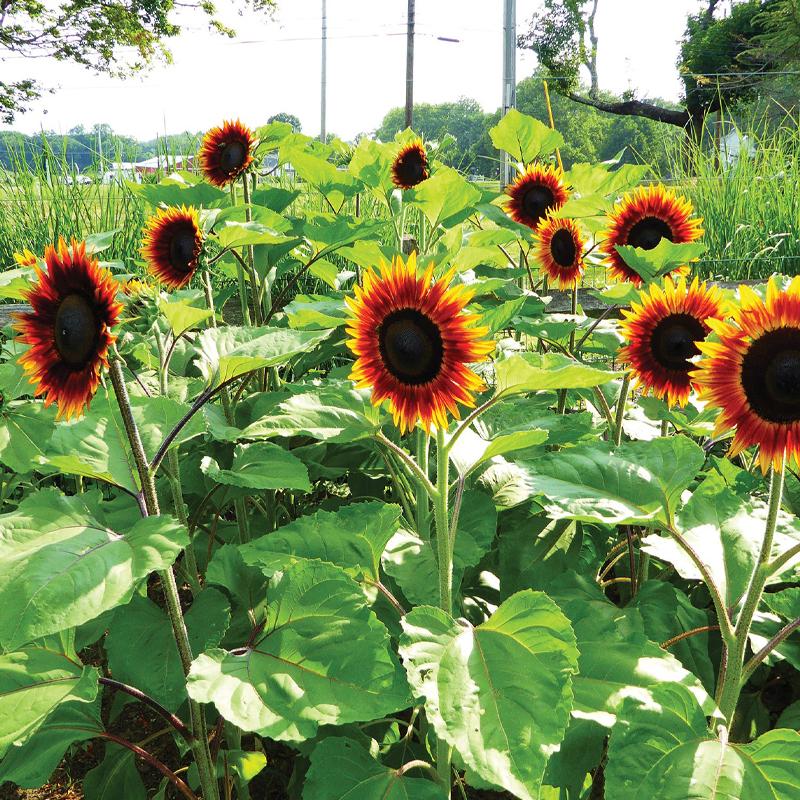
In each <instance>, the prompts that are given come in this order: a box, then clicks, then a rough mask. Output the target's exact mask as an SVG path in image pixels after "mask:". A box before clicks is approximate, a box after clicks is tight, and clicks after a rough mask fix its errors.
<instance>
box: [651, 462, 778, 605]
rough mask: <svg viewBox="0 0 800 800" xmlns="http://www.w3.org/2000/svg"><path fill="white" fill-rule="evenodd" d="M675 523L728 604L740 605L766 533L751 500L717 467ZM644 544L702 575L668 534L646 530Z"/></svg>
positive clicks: (691, 574)
mask: <svg viewBox="0 0 800 800" xmlns="http://www.w3.org/2000/svg"><path fill="white" fill-rule="evenodd" d="M675 527H676V528H677V530H678V531H679V532H680V534H681V535H682V536H683V538H684V539H685V541H686V542H687V544H689V545H690V546H691V547H692V549H693V550H694V551H695V553H696V554H697V555H698V556H699V557H700V560H701V561H702V562H703V564H704V565H705V566H706V567H707V568H708V571H709V572H710V574H711V577H712V578H713V579H714V583H715V584H716V585H717V588H718V589H719V590H720V591H721V592H722V595H723V597H724V599H725V605H726V606H727V607H728V608H733V607H735V606H736V604H737V603H738V601H739V599H740V598H741V597H742V595H743V594H744V593H745V591H746V590H747V587H748V585H749V583H750V576H751V575H752V574H753V569H754V567H755V563H756V561H757V560H758V554H759V551H760V549H761V540H762V538H763V535H764V523H763V521H761V520H758V519H757V518H755V517H754V514H753V507H752V505H751V503H750V502H749V501H748V500H745V499H744V498H741V497H739V496H738V495H736V494H734V493H733V492H732V491H731V490H730V489H729V488H728V487H727V486H726V485H725V482H724V480H723V478H722V477H721V476H720V475H718V474H713V473H712V474H711V475H709V476H708V477H707V478H706V479H705V480H704V481H703V482H702V483H701V484H700V486H699V487H698V488H697V489H696V490H695V491H694V493H693V494H692V496H691V498H689V501H688V502H687V503H686V505H685V506H684V507H683V508H682V509H681V510H680V512H679V513H678V515H677V517H676V520H675ZM642 547H643V548H644V549H645V550H646V551H647V552H648V553H650V554H651V555H653V556H655V557H656V558H659V559H661V560H662V561H667V562H669V563H670V564H672V565H673V566H674V567H675V569H676V570H677V571H678V572H679V574H680V575H681V576H682V577H684V578H688V579H689V580H702V575H701V574H700V571H699V570H698V568H697V567H696V566H695V564H694V561H692V559H691V558H689V556H688V555H686V553H685V552H684V550H683V549H682V548H681V547H680V546H679V545H678V543H677V542H676V541H675V540H674V539H673V538H671V537H669V536H668V535H666V534H665V535H663V536H659V535H657V534H652V535H650V536H647V537H645V539H644V540H643V542H642Z"/></svg>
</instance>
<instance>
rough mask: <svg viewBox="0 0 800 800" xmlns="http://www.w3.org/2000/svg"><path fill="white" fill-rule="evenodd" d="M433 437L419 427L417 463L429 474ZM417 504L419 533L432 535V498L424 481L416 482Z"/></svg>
mask: <svg viewBox="0 0 800 800" xmlns="http://www.w3.org/2000/svg"><path fill="white" fill-rule="evenodd" d="M430 440H431V437H430V436H429V435H428V433H427V431H424V430H423V429H422V428H417V464H419V468H420V469H421V470H422V471H423V472H424V473H425V474H426V475H427V474H428V450H429V447H430ZM415 502H416V504H417V520H416V522H417V533H418V534H419V535H420V536H421V537H422V538H423V539H428V538H429V537H430V525H431V523H430V498H429V497H428V490H427V489H426V488H425V484H424V483H422V481H417V482H416V497H415Z"/></svg>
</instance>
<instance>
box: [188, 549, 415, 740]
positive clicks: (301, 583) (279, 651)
mask: <svg viewBox="0 0 800 800" xmlns="http://www.w3.org/2000/svg"><path fill="white" fill-rule="evenodd" d="M269 598H270V602H269V606H268V608H267V613H266V625H265V628H264V632H263V633H262V634H261V635H260V636H259V638H258V639H257V640H256V641H255V642H254V643H253V645H252V647H250V648H249V649H248V650H246V651H245V652H243V653H241V654H235V653H227V652H225V651H224V650H211V651H209V652H207V653H204V654H203V655H201V656H200V657H198V658H196V659H195V661H194V662H193V664H192V669H191V672H190V673H189V685H188V689H189V696H190V697H192V698H193V699H194V700H197V701H198V702H200V703H214V705H215V706H216V708H217V710H218V711H219V713H220V714H222V716H223V717H225V719H227V720H228V721H229V722H232V723H233V724H234V725H238V726H239V727H240V728H241V729H242V730H245V731H255V732H257V733H258V734H260V735H261V736H269V737H270V738H272V739H277V740H280V741H302V740H304V739H308V738H310V737H312V736H314V735H315V734H316V732H317V728H318V727H319V726H320V725H328V724H330V725H344V724H346V723H348V722H359V721H364V720H372V719H377V718H379V717H381V716H383V715H385V714H391V713H393V712H396V711H398V710H399V709H402V708H405V707H407V705H408V704H409V697H408V689H407V686H406V684H405V680H404V679H403V676H402V674H401V670H400V666H399V664H398V663H397V660H396V658H395V656H394V655H393V654H392V653H391V652H390V650H389V636H388V633H387V631H386V629H385V628H384V626H383V625H382V624H381V623H380V622H379V621H378V619H377V618H376V617H375V615H374V614H373V613H372V612H371V611H370V609H369V608H368V607H367V605H366V602H365V599H364V595H363V592H362V591H361V589H360V587H359V586H358V584H357V583H355V581H353V579H352V578H350V577H349V576H348V575H346V573H344V572H343V571H342V570H341V569H339V568H337V567H333V566H331V565H329V564H322V563H312V562H309V563H304V564H295V565H292V566H289V567H287V569H286V571H285V572H284V573H282V574H281V575H280V576H276V577H275V578H274V579H273V581H272V586H271V588H270V594H269Z"/></svg>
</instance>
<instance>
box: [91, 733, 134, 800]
mask: <svg viewBox="0 0 800 800" xmlns="http://www.w3.org/2000/svg"><path fill="white" fill-rule="evenodd" d="M83 791H84V793H85V798H86V800H120V798H124V799H125V800H145V798H146V797H147V791H146V790H145V788H144V783H143V782H142V778H141V776H140V775H139V770H138V769H137V768H136V756H135V755H134V753H132V752H131V751H130V750H128V749H127V748H125V747H122V746H120V745H118V744H108V745H107V746H106V754H105V758H103V760H102V761H101V762H100V764H99V765H98V766H96V767H95V768H94V769H91V770H89V772H87V773H86V777H85V778H84V779H83Z"/></svg>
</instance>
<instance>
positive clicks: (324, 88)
mask: <svg viewBox="0 0 800 800" xmlns="http://www.w3.org/2000/svg"><path fill="white" fill-rule="evenodd" d="M320 95H321V97H320V122H319V138H320V141H323V142H325V141H327V139H328V132H327V130H326V124H325V112H326V104H327V95H328V9H327V2H326V0H322V83H321V86H320Z"/></svg>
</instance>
